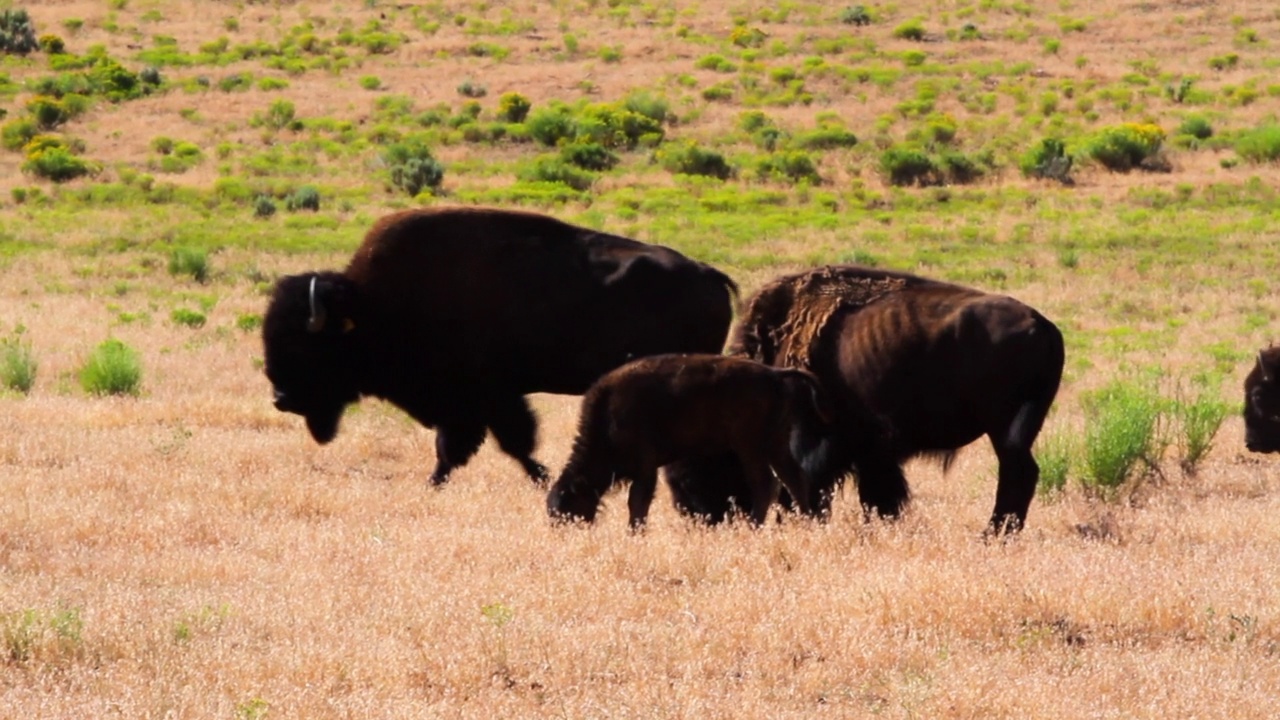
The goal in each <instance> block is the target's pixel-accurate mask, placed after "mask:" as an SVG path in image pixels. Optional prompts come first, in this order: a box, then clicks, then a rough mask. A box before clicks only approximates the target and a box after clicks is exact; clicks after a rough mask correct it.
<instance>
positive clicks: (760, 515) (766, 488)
mask: <svg viewBox="0 0 1280 720" xmlns="http://www.w3.org/2000/svg"><path fill="white" fill-rule="evenodd" d="M738 460H739V462H740V464H741V465H742V472H743V474H744V475H745V476H746V479H747V486H748V487H749V488H750V493H751V514H750V516H749V517H750V518H751V524H752V525H755V526H757V527H759V526H760V525H763V524H764V521H765V520H767V519H769V509H770V508H772V507H773V503H774V502H776V501H777V499H778V481H777V480H775V479H774V477H773V471H771V470H770V469H769V460H768V458H767V456H766V455H765V454H764V453H763V452H761V451H760V450H759V449H756V448H751V449H748V450H741V449H740V450H739V451H738Z"/></svg>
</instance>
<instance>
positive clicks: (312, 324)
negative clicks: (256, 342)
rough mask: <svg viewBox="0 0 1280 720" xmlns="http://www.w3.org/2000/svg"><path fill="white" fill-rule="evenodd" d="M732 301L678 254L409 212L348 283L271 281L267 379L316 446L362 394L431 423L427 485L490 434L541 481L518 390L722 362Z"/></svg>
mask: <svg viewBox="0 0 1280 720" xmlns="http://www.w3.org/2000/svg"><path fill="white" fill-rule="evenodd" d="M736 293H737V287H736V286H735V285H734V283H733V281H732V280H730V279H729V278H728V277H727V276H726V275H724V274H723V273H721V272H719V271H718V270H715V269H713V268H711V267H708V266H707V265H703V264H701V263H698V262H695V261H693V260H690V259H689V258H686V257H685V256H683V255H681V254H680V253H678V252H676V251H674V250H671V249H669V248H665V247H661V246H656V245H648V244H645V243H642V242H638V241H635V240H630V239H627V238H623V237H618V236H616V235H609V234H606V233H602V232H597V231H594V230H590V229H587V228H582V227H576V226H574V225H570V224H567V223H564V222H561V221H559V220H555V219H553V218H550V217H546V216H543V215H538V214H534V213H525V212H509V211H502V210H495V209H481V208H439V209H418V210H409V211H404V212H400V213H396V214H393V215H389V216H386V217H384V218H382V219H381V220H379V221H378V222H377V223H376V224H374V226H373V227H372V228H371V229H370V230H369V232H368V234H367V235H366V236H365V238H364V242H363V243H362V244H361V245H360V247H359V248H358V249H357V250H356V252H355V255H354V256H353V257H352V259H351V261H350V263H349V264H348V265H347V268H346V269H345V270H344V271H343V272H336V271H326V272H313V273H306V274H301V275H291V276H287V277H284V278H281V279H280V281H279V282H278V283H277V285H276V287H275V291H274V294H273V296H272V298H271V301H270V304H269V306H268V308H267V312H266V316H265V318H264V321H263V330H262V338H263V348H264V355H265V366H266V367H265V370H266V375H267V377H268V379H270V381H271V383H272V385H273V386H274V391H275V406H276V408H277V409H279V410H281V411H284V412H291V413H296V414H298V415H301V416H303V417H304V418H305V419H306V424H307V429H308V430H309V431H310V432H311V436H312V437H313V438H314V439H315V440H316V441H317V442H319V443H322V444H323V443H327V442H329V441H330V440H332V439H333V438H334V436H335V435H336V434H337V432H338V425H339V421H340V420H341V417H342V413H343V411H344V409H345V408H346V406H347V405H348V404H351V403H354V402H356V401H357V400H359V399H360V397H362V396H372V397H377V398H382V399H384V400H387V401H389V402H391V403H393V404H395V405H397V406H399V407H400V408H402V409H404V410H405V412H407V413H408V414H409V415H410V416H412V417H413V418H414V419H416V420H417V421H418V422H420V423H422V424H423V425H425V426H427V427H433V428H436V430H437V434H436V467H435V470H434V472H433V473H432V474H431V481H432V482H433V483H442V482H444V481H445V480H446V479H447V478H448V476H449V473H450V472H451V471H452V470H453V469H454V468H457V467H459V466H461V465H463V464H464V463H466V462H467V460H468V459H470V458H471V457H472V455H474V454H475V452H476V450H477V449H478V448H479V447H480V444H481V443H482V442H483V440H484V437H485V434H486V432H491V433H493V436H494V439H495V440H496V441H497V442H498V445H499V447H500V448H501V449H502V450H503V452H505V453H506V454H508V455H510V456H511V457H513V458H515V459H516V460H517V461H518V462H519V463H520V464H521V466H522V467H523V468H524V470H525V472H526V473H527V474H528V475H529V476H530V477H531V478H533V479H534V480H536V481H538V482H545V480H546V479H547V474H546V469H545V468H544V467H543V466H542V465H541V464H539V463H538V462H537V461H535V460H534V459H533V457H532V454H533V451H534V447H535V444H536V434H537V421H536V420H535V418H534V416H533V414H532V412H531V411H530V409H529V406H528V404H527V403H526V401H525V398H524V396H525V395H526V394H529V393H534V392H546V393H564V394H573V395H576V394H581V393H583V392H585V391H586V389H587V388H588V387H589V386H590V385H591V384H592V383H593V382H594V381H595V380H596V379H597V378H599V377H600V376H601V375H603V374H605V373H607V372H609V371H610V370H612V369H614V368H616V367H618V366H619V365H622V364H623V363H625V362H627V361H628V360H631V359H632V358H637V357H642V356H648V355H655V354H660V353H676V352H698V353H718V352H720V350H721V349H722V348H723V346H724V341H725V338H726V337H727V335H728V332H729V323H730V321H731V320H732V314H733V302H734V297H735V296H736Z"/></svg>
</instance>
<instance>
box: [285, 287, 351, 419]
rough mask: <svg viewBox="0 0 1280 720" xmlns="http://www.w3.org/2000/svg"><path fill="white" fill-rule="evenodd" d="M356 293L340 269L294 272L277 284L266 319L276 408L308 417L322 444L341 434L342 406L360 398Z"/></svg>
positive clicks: (344, 406) (343, 407)
mask: <svg viewBox="0 0 1280 720" xmlns="http://www.w3.org/2000/svg"><path fill="white" fill-rule="evenodd" d="M353 298H354V288H353V287H352V285H351V282H350V281H349V280H348V279H347V278H346V277H344V276H343V275H341V274H339V273H334V272H326V273H309V274H306V275H290V276H287V277H284V278H281V279H280V281H279V282H278V283H277V284H276V288H275V293H274V294H273V295H272V297H271V303H270V305H268V306H267V314H266V317H264V318H263V322H262V346H263V356H264V360H265V368H264V369H265V371H266V374H267V379H269V380H270V381H271V385H272V387H273V389H274V390H275V406H276V409H277V410H280V411H282V412H291V413H296V414H298V415H301V416H303V417H304V418H306V421H307V429H308V430H309V431H310V432H311V437H313V438H315V440H316V442H318V443H321V444H323V443H327V442H329V441H330V440H332V439H333V438H334V436H335V435H337V434H338V421H339V420H340V419H341V418H342V411H343V409H345V408H346V406H347V404H348V403H352V402H355V401H356V400H357V399H359V390H358V385H357V382H356V368H355V362H354V361H355V350H354V345H353V337H352V334H351V330H352V328H353V327H354V325H353V321H352V318H351V310H352V300H353Z"/></svg>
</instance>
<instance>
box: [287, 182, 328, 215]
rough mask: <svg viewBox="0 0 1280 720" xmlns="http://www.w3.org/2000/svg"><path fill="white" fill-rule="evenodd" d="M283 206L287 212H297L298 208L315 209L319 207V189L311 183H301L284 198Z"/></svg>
mask: <svg viewBox="0 0 1280 720" xmlns="http://www.w3.org/2000/svg"><path fill="white" fill-rule="evenodd" d="M284 206H285V209H286V210H288V211H289V212H297V211H299V210H311V211H313V212H314V211H317V210H319V209H320V191H319V190H317V189H315V188H314V187H312V186H311V185H303V186H302V187H300V188H298V189H297V190H294V191H293V193H291V194H290V195H289V197H288V198H286V199H285V203H284Z"/></svg>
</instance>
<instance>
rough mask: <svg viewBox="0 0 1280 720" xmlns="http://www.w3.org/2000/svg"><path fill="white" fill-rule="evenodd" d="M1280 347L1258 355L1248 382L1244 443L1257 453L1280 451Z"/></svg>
mask: <svg viewBox="0 0 1280 720" xmlns="http://www.w3.org/2000/svg"><path fill="white" fill-rule="evenodd" d="M1278 374H1280V346H1273V347H1269V348H1267V349H1265V350H1263V351H1262V352H1260V353H1258V359H1257V362H1256V363H1255V364H1254V366H1253V370H1252V371H1251V372H1250V373H1249V376H1248V377H1247V378H1245V381H1244V429H1245V435H1244V444H1245V447H1247V448H1249V449H1250V450H1252V451H1253V452H1264V453H1270V452H1280V375H1278Z"/></svg>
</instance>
